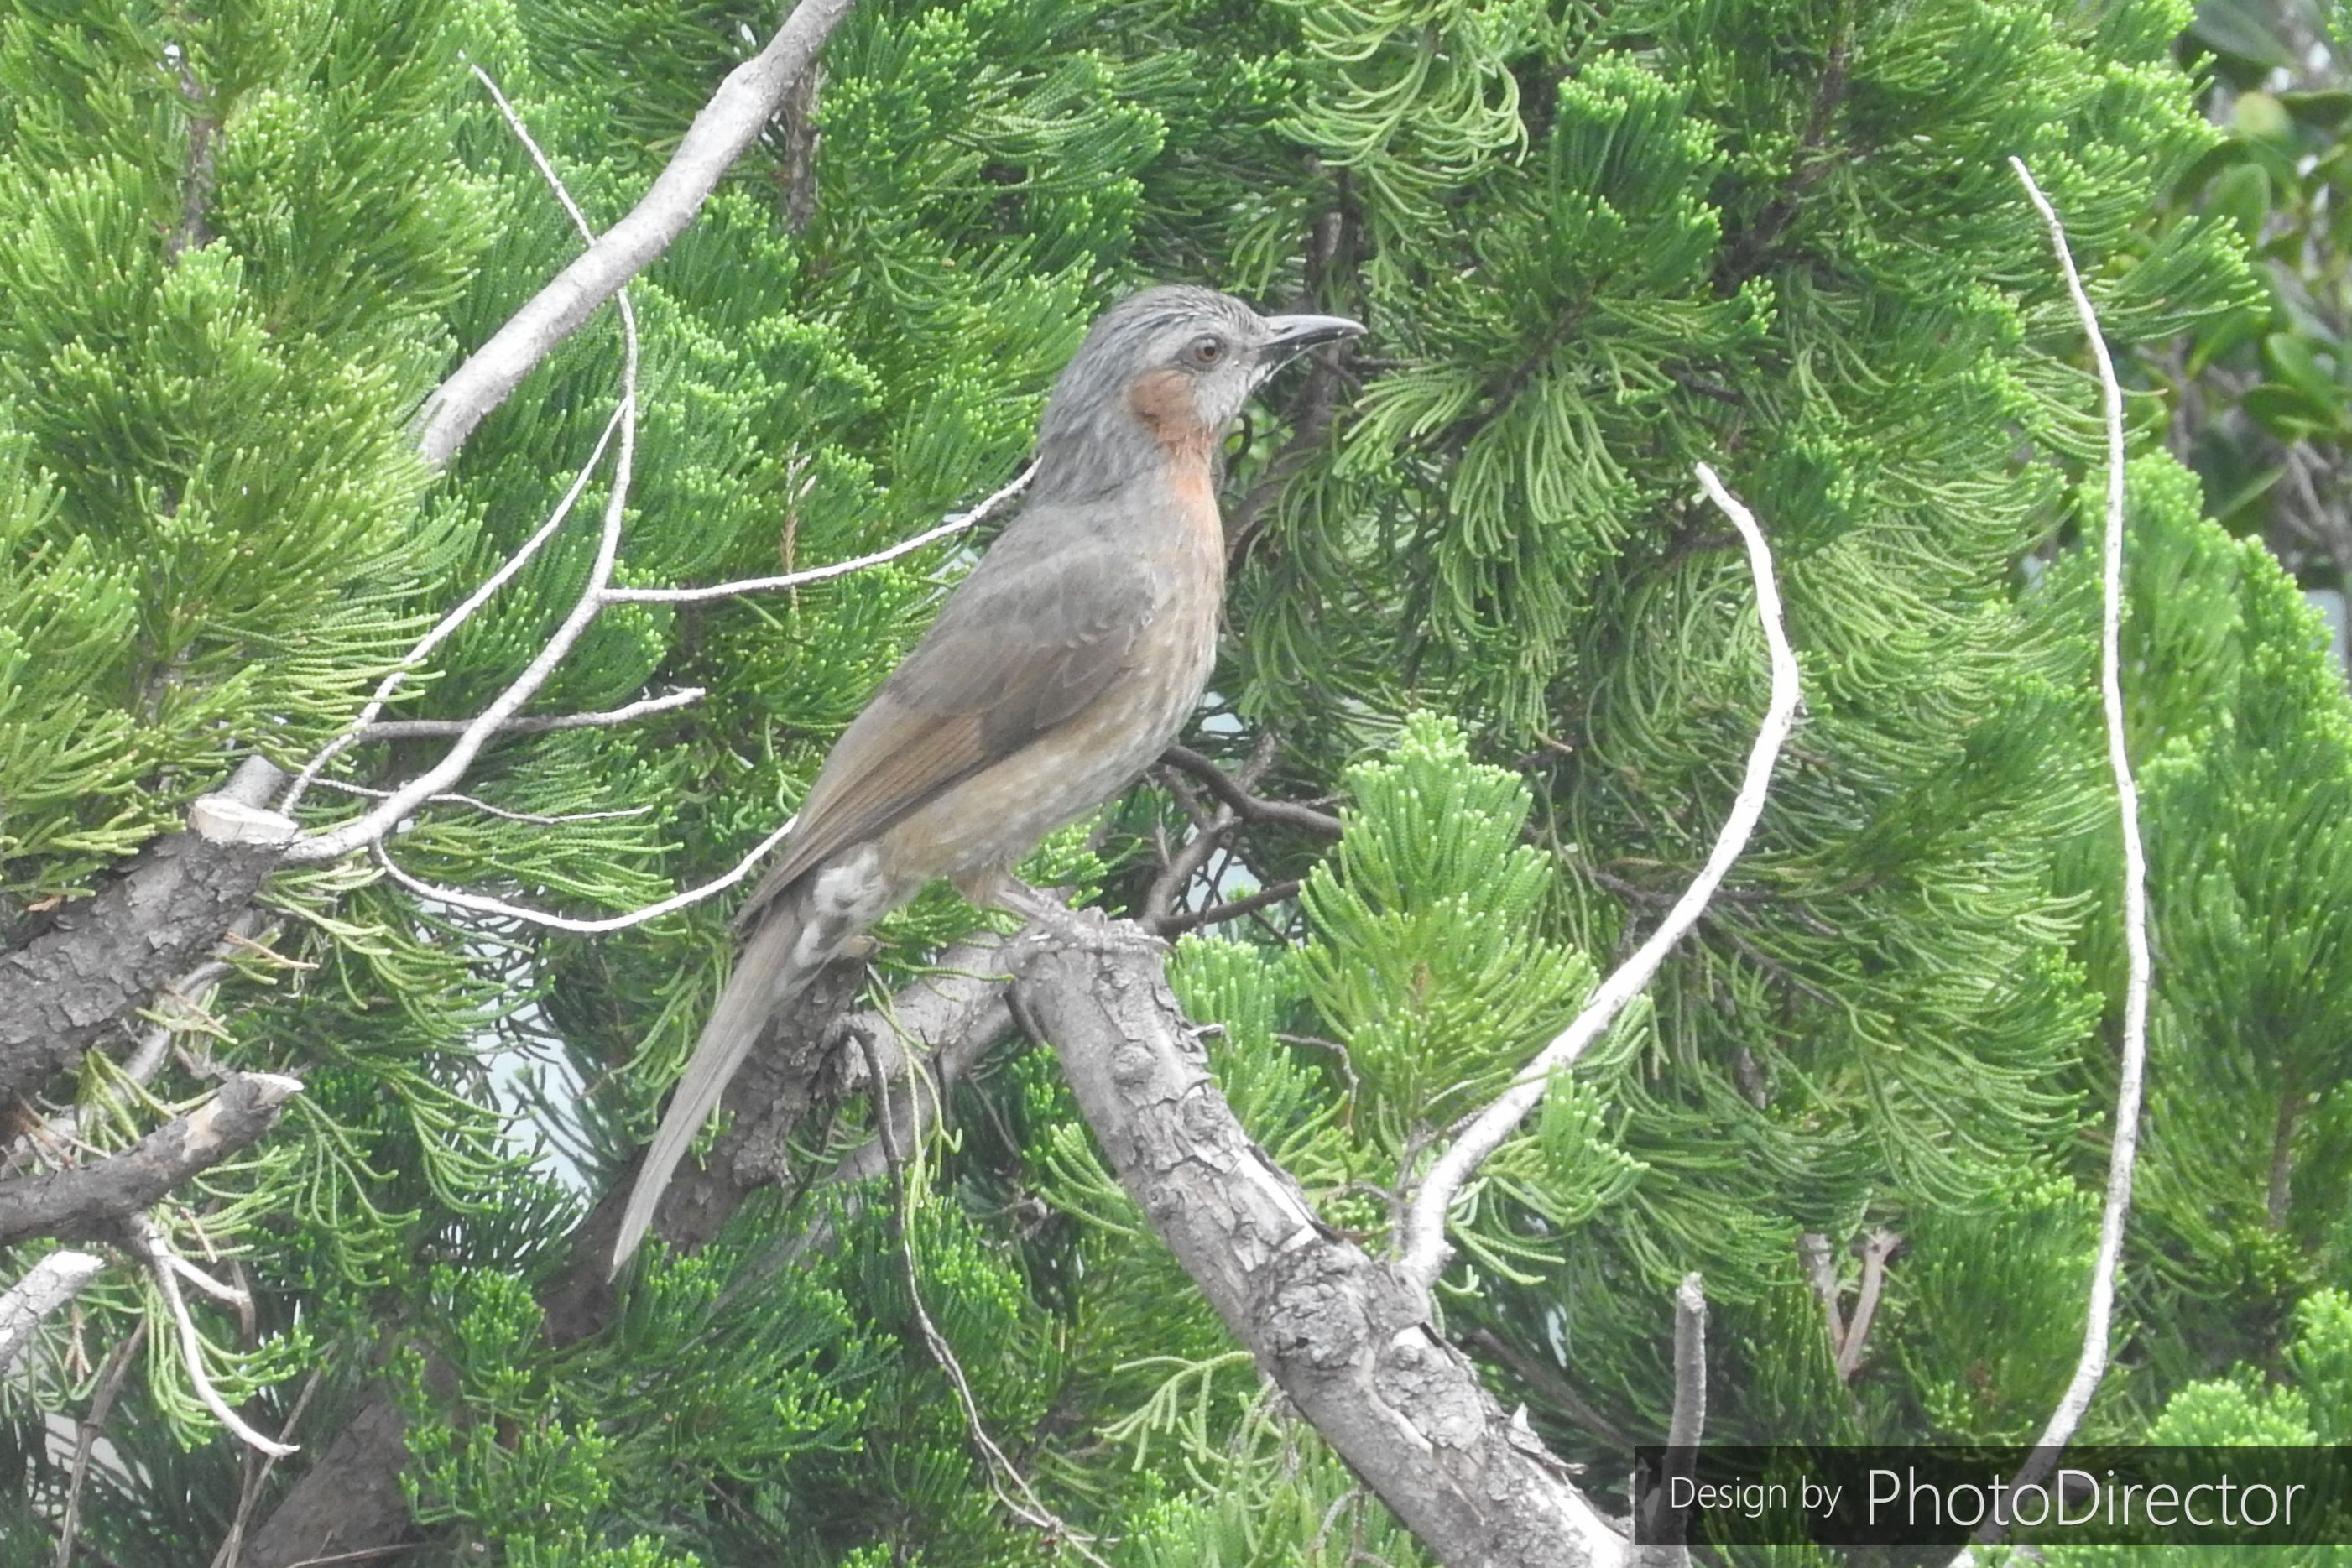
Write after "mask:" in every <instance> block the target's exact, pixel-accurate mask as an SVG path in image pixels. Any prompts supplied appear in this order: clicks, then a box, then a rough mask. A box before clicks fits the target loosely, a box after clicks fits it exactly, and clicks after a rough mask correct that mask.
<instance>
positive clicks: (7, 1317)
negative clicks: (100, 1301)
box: [0, 1251, 106, 1373]
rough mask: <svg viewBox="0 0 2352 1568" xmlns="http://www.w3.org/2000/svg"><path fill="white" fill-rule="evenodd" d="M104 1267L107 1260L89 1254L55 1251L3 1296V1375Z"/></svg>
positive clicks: (0, 1314)
mask: <svg viewBox="0 0 2352 1568" xmlns="http://www.w3.org/2000/svg"><path fill="white" fill-rule="evenodd" d="M105 1267H106V1260H105V1259H103V1258H100V1257H97V1256H95V1255H93V1254H91V1253H89V1252H67V1251H58V1252H52V1253H50V1254H49V1255H48V1256H47V1257H46V1258H43V1259H42V1260H40V1261H39V1262H37V1263H36V1264H34V1265H33V1266H32V1267H31V1268H30V1269H27V1270H25V1277H24V1278H23V1279H21V1280H19V1281H16V1283H15V1284H14V1285H11V1286H9V1287H8V1291H7V1293H6V1294H5V1295H0V1373H5V1372H6V1371H7V1370H8V1369H9V1368H10V1367H11V1366H13V1365H15V1364H16V1358H17V1357H18V1356H20V1355H22V1354H25V1351H26V1347H28V1346H29V1345H31V1344H32V1343H33V1336H34V1335H35V1334H37V1333H39V1332H40V1327H41V1323H42V1321H43V1320H44V1319H46V1318H47V1317H48V1315H49V1314H50V1313H51V1312H56V1311H57V1310H58V1308H60V1307H62V1306H64V1305H65V1304H66V1303H67V1302H68V1301H72V1300H73V1299H74V1298H75V1297H76V1296H78V1295H79V1294H81V1289H82V1287H83V1286H84V1285H87V1284H89V1282H90V1281H91V1280H93V1279H95V1278H96V1277H97V1276H98V1273H99V1271H100V1270H102V1269H104V1268H105Z"/></svg>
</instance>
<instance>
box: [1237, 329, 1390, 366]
mask: <svg viewBox="0 0 2352 1568" xmlns="http://www.w3.org/2000/svg"><path fill="white" fill-rule="evenodd" d="M1265 325H1266V339H1265V347H1264V348H1263V349H1261V350H1258V352H1259V357H1260V359H1261V360H1262V361H1264V363H1265V365H1266V366H1267V367H1268V368H1269V369H1270V368H1272V367H1273V366H1276V365H1278V364H1281V363H1282V362H1283V361H1285V360H1287V359H1289V358H1290V357H1291V356H1292V355H1293V354H1296V353H1298V352H1300V351H1301V350H1307V349H1311V348H1313V347H1315V346H1316V345H1317V344H1318V343H1336V342H1338V341H1339V340H1340V339H1342V338H1360V337H1362V336H1363V335H1364V326H1363V323H1362V322H1360V321H1350V320H1349V319H1347V318H1346V317H1345V316H1269V317H1267V318H1266V319H1265Z"/></svg>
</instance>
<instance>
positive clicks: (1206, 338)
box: [1184, 332, 1225, 367]
mask: <svg viewBox="0 0 2352 1568" xmlns="http://www.w3.org/2000/svg"><path fill="white" fill-rule="evenodd" d="M1184 353H1185V357H1186V358H1188V359H1190V360H1191V361H1192V362H1193V363H1194V364H1196V365H1201V366H1203V367H1205V366H1209V365H1213V364H1215V363H1216V362H1217V361H1219V360H1222V359H1223V358H1224V357H1225V340H1223V338H1220V337H1218V336H1217V335H1216V334H1215V333H1213V332H1205V333H1202V335H1201V336H1200V337H1198V338H1195V339H1193V340H1192V347H1191V348H1189V349H1187V350H1184Z"/></svg>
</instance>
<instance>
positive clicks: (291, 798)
mask: <svg viewBox="0 0 2352 1568" xmlns="http://www.w3.org/2000/svg"><path fill="white" fill-rule="evenodd" d="M491 90H492V91H493V92H495V91H497V90H498V89H496V88H492V89H491ZM621 414H622V410H620V409H619V408H615V409H614V410H613V417H612V418H610V419H608V420H606V421H605V422H604V434H602V435H600V436H598V437H597V438H596V448H595V450H594V451H593V452H591V453H589V454H588V461H587V462H585V463H583V464H582V465H580V472H579V473H578V474H576V475H574V476H572V487H571V488H570V489H568V490H566V491H564V493H563V499H562V500H561V501H559V502H557V503H556V507H555V510H554V511H552V512H551V513H549V514H548V517H547V520H546V521H545V522H543V523H541V524H540V525H539V531H538V532H536V533H534V534H532V535H531V536H530V538H527V539H525V540H523V542H522V544H521V546H520V548H518V549H516V550H515V552H514V553H513V554H512V555H510V556H509V557H507V559H506V561H505V564H503V565H501V566H500V567H499V570H496V571H494V572H492V573H491V574H490V575H489V576H488V578H487V579H486V580H484V581H483V583H482V585H481V586H480V587H478V588H477V589H475V590H474V591H473V592H471V593H469V594H467V596H466V597H465V599H464V600H463V601H460V602H459V603H458V605H457V608H456V609H454V610H452V611H450V612H449V613H447V614H446V615H444V616H443V617H441V619H440V620H439V621H438V622H436V623H435V625H434V627H433V630H431V631H430V632H426V633H425V635H424V636H422V637H420V638H418V639H417V640H416V645H415V647H413V648H411V649H409V650H408V652H407V653H404V654H403V655H402V657H401V661H400V663H399V664H398V665H397V666H395V667H394V670H393V672H392V673H391V674H388V675H386V676H384V678H383V680H382V681H380V682H378V683H377V684H376V688H375V695H373V696H371V697H369V698H368V700H367V706H364V707H362V708H361V709H360V711H359V713H358V715H357V716H355V717H354V718H353V719H352V722H351V723H350V724H349V725H348V726H346V727H344V729H343V732H342V733H341V735H338V736H337V737H335V738H334V739H332V740H331V741H329V742H328V743H327V744H326V745H324V746H322V747H320V748H319V753H318V755H317V756H315V757H313V758H310V761H308V762H306V763H304V764H303V765H302V771H301V772H299V773H298V774H296V775H295V777H294V781H293V782H292V783H291V784H289V785H288V786H287V787H286V793H285V795H284V797H283V798H282V799H280V800H278V810H279V811H281V812H283V813H284V814H286V815H288V816H291V815H293V813H294V808H295V807H296V806H299V805H300V804H301V802H302V797H303V795H304V794H306V793H307V792H309V790H310V786H311V785H312V784H314V783H316V782H317V781H318V779H319V776H320V773H322V772H323V771H325V769H326V767H327V765H328V764H329V763H331V762H332V761H333V760H334V759H335V758H338V757H340V756H341V755H342V754H343V753H344V752H346V751H348V750H350V749H351V748H352V747H354V746H357V745H359V744H360V743H361V742H362V741H363V740H370V739H375V738H379V737H375V736H373V735H371V734H370V733H369V727H370V726H371V725H373V724H374V723H375V721H376V718H377V716H379V715H381V714H382V713H383V708H384V705H385V704H386V703H388V702H390V701H391V700H392V697H393V694H394V693H395V692H397V691H399V690H400V686H401V683H402V682H403V681H404V680H406V679H407V678H408V675H409V673H410V672H411V671H413V670H415V669H416V668H418V667H419V666H421V665H422V664H424V663H425V659H426V658H427V657H429V656H430V655H431V653H432V652H433V650H434V649H436V648H437V647H439V646H440V645H441V644H442V643H446V642H447V641H448V640H449V639H450V638H451V637H453V636H455V635H456V634H457V629H458V628H459V627H461V626H463V625H465V623H466V622H468V621H470V620H472V619H473V617H474V612H476V611H478V610H479V609H480V608H481V607H482V606H483V605H485V604H488V602H489V601H490V600H491V598H492V596H494V595H495V594H496V593H497V592H498V591H499V589H501V588H504V587H505V586H506V585H507V584H508V583H509V582H511V581H513V580H514V577H515V574H516V573H517V572H519V571H520V570H522V569H523V568H524V567H525V566H527V565H529V564H530V559H531V558H532V557H533V556H535V555H537V554H538V553H539V550H540V547H541V545H544V544H545V543H547V541H548V540H550V539H551V538H554V537H555V531H556V530H557V529H558V528H562V526H563V523H564V519H565V518H567V517H571V516H572V507H575V506H577V505H579V504H580V497H581V496H582V495H583V494H584V493H585V492H586V490H587V488H588V481H589V478H590V477H591V476H593V474H594V473H595V472H596V465H598V464H600V463H602V462H603V461H604V449H605V448H606V447H607V446H610V445H611V444H612V443H613V433H614V431H615V430H617V429H619V428H620V424H621ZM459 733H462V730H460V732H459Z"/></svg>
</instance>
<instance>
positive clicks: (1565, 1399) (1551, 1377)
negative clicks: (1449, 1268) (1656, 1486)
mask: <svg viewBox="0 0 2352 1568" xmlns="http://www.w3.org/2000/svg"><path fill="white" fill-rule="evenodd" d="M1462 1339H1463V1343H1465V1344H1470V1345H1475V1346H1476V1347H1477V1348H1478V1349H1480V1350H1482V1351H1484V1352H1486V1354H1488V1355H1491V1356H1493V1357H1494V1358H1495V1359H1496V1361H1499V1362H1501V1363H1502V1364H1504V1365H1505V1366H1507V1367H1509V1368H1510V1369H1511V1372H1512V1375H1515V1376H1516V1377H1517V1378H1518V1380H1519V1381H1520V1382H1522V1383H1524V1384H1526V1385H1528V1387H1529V1388H1531V1389H1533V1390H1534V1391H1535V1393H1536V1394H1537V1395H1538V1396H1539V1397H1541V1398H1542V1399H1543V1400H1544V1401H1545V1402H1546V1403H1547V1404H1550V1405H1556V1406H1559V1409H1560V1413H1561V1414H1563V1415H1565V1416H1567V1417H1568V1418H1569V1419H1570V1420H1571V1421H1573V1422H1575V1423H1576V1424H1577V1425H1578V1426H1580V1427H1583V1428H1584V1429H1585V1430H1586V1431H1588V1432H1590V1433H1591V1434H1592V1435H1593V1436H1594V1437H1598V1438H1600V1439H1601V1441H1602V1442H1604V1443H1607V1444H1609V1445H1610V1446H1612V1448H1635V1447H1638V1446H1639V1445H1638V1444H1637V1443H1636V1442H1635V1440H1634V1438H1633V1434H1632V1433H1630V1432H1628V1431H1626V1430H1625V1428H1624V1427H1620V1426H1619V1425H1617V1423H1616V1422H1614V1421H1612V1420H1611V1419H1610V1418H1609V1417H1608V1416H1603V1415H1602V1414H1601V1411H1600V1409H1599V1407H1597V1406H1594V1405H1593V1403H1592V1402H1591V1400H1589V1399H1587V1398H1585V1397H1584V1396H1583V1395H1581V1394H1580V1393H1578V1392H1577V1390H1576V1385H1573V1384H1571V1383H1570V1382H1569V1380H1568V1376H1567V1375H1566V1374H1565V1373H1563V1372H1561V1371H1560V1370H1559V1368H1558V1367H1556V1366H1552V1365H1549V1364H1546V1363H1544V1362H1542V1361H1538V1360H1537V1359H1536V1358H1535V1357H1534V1356H1531V1355H1529V1354H1527V1353H1526V1352H1525V1351H1522V1350H1521V1349H1519V1347H1518V1346H1517V1345H1515V1344H1513V1343H1511V1342H1510V1341H1508V1340H1507V1339H1505V1338H1504V1337H1503V1336H1502V1335H1500V1334H1498V1333H1495V1332H1494V1331H1493V1330H1492V1329H1485V1328H1474V1329H1472V1330H1471V1331H1470V1332H1469V1333H1465V1334H1464V1335H1463V1336H1462Z"/></svg>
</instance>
